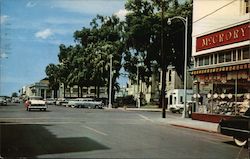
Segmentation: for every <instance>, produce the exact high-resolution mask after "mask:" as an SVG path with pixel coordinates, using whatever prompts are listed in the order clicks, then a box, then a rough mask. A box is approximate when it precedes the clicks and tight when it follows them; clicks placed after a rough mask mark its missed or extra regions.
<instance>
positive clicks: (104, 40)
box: [45, 0, 192, 90]
mask: <svg viewBox="0 0 250 159" xmlns="http://www.w3.org/2000/svg"><path fill="white" fill-rule="evenodd" d="M162 2H164V3H162ZM162 7H164V8H165V11H164V14H163V15H164V19H163V23H162V20H161V9H162ZM125 8H126V9H127V10H128V11H129V13H128V14H127V15H126V20H125V21H124V22H120V20H119V18H118V17H116V16H114V15H113V16H102V15H97V16H96V17H95V18H93V19H92V21H91V22H90V28H85V27H83V28H82V29H81V30H76V31H75V32H74V34H73V37H74V40H75V42H76V45H74V46H65V45H64V44H61V45H60V46H59V54H58V60H59V63H60V64H58V65H55V64H50V65H48V66H47V67H46V70H45V72H46V74H47V76H48V78H49V81H50V87H51V88H52V89H54V90H56V89H58V88H59V83H64V86H65V87H66V86H73V85H78V86H79V87H83V86H86V87H88V86H97V87H98V88H99V87H101V86H108V81H109V62H110V56H111V55H112V56H113V72H114V73H113V79H112V81H113V82H112V83H113V86H115V87H116V89H119V85H118V83H117V82H116V79H117V78H118V77H119V75H120V74H119V71H120V69H121V67H122V66H123V67H124V68H125V71H127V72H129V78H132V79H134V80H135V79H136V73H137V66H138V65H139V64H141V65H140V66H138V70H139V72H140V79H142V80H143V81H146V82H149V77H151V74H152V72H154V71H155V70H158V68H162V67H163V63H162V61H164V63H165V64H167V65H168V64H172V65H174V66H176V69H177V71H178V73H180V74H183V66H182V65H178V64H179V63H182V61H183V60H184V26H183V24H182V22H181V21H178V20H175V21H173V23H172V25H171V26H169V25H167V24H166V22H167V18H169V17H173V16H177V15H179V16H183V17H186V16H188V17H189V24H190V26H189V37H190V38H189V49H188V50H189V56H190V54H191V30H192V29H191V22H190V21H191V20H192V19H191V17H192V16H191V15H192V5H191V4H190V3H185V4H179V3H178V1H177V0H128V1H127V3H126V4H125ZM162 25H164V50H165V53H166V55H167V56H166V59H164V60H163V59H162V58H161V50H160V48H161V47H160V46H161V28H162ZM122 58H124V59H123V60H122Z"/></svg>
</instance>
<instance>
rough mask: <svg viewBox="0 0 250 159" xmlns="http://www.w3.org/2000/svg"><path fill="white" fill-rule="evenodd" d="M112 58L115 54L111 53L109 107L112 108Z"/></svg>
mask: <svg viewBox="0 0 250 159" xmlns="http://www.w3.org/2000/svg"><path fill="white" fill-rule="evenodd" d="M112 58H113V56H112V55H110V67H109V104H108V108H109V109H111V108H112V103H111V98H112V96H111V95H112V75H113V72H112Z"/></svg>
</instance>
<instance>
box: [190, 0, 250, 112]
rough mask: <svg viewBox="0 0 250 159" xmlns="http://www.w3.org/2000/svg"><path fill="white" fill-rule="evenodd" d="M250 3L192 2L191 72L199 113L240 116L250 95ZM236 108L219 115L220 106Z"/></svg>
mask: <svg viewBox="0 0 250 159" xmlns="http://www.w3.org/2000/svg"><path fill="white" fill-rule="evenodd" d="M249 12H250V2H249V0H234V1H232V0H219V1H211V0H193V33H192V38H193V45H192V56H193V58H194V69H193V71H192V74H193V77H194V81H195V83H194V84H195V86H194V88H195V89H194V91H195V95H194V97H200V98H199V100H198V98H197V105H198V104H199V105H200V106H201V107H200V108H199V109H198V110H199V111H200V112H203V113H205V112H208V113H226V114H235V113H237V111H238V110H237V109H238V107H237V106H238V105H241V103H242V102H243V101H244V100H246V98H247V96H248V95H247V94H249V93H250V72H249V70H250V13H249ZM223 102H224V103H225V102H227V103H231V104H237V106H235V107H230V108H231V113H230V112H219V111H222V110H219V107H221V105H220V104H221V103H223Z"/></svg>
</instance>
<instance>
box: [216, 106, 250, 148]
mask: <svg viewBox="0 0 250 159" xmlns="http://www.w3.org/2000/svg"><path fill="white" fill-rule="evenodd" d="M218 131H219V132H220V133H221V134H223V135H227V136H233V138H234V142H235V143H236V145H238V146H244V145H247V144H248V143H247V142H248V139H249V138H250V108H248V110H247V111H246V112H245V113H244V114H243V115H239V116H235V117H232V118H230V119H227V120H224V119H222V120H221V122H220V123H219V126H218Z"/></svg>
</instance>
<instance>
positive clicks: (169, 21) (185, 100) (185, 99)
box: [168, 16, 188, 118]
mask: <svg viewBox="0 0 250 159" xmlns="http://www.w3.org/2000/svg"><path fill="white" fill-rule="evenodd" d="M173 19H180V20H181V21H182V22H183V24H184V26H185V58H184V110H183V113H182V117H183V118H185V117H186V115H187V112H186V110H187V106H186V105H187V31H188V17H186V18H183V17H181V16H175V17H172V18H168V25H171V21H172V20H173Z"/></svg>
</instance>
